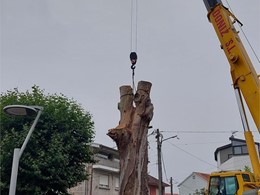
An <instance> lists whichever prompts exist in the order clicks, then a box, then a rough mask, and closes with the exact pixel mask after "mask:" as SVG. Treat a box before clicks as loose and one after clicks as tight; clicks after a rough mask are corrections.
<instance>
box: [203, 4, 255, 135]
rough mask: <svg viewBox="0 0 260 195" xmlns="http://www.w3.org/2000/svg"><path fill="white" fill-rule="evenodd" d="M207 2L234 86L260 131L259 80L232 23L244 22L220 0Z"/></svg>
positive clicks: (209, 16)
mask: <svg viewBox="0 0 260 195" xmlns="http://www.w3.org/2000/svg"><path fill="white" fill-rule="evenodd" d="M204 3H205V5H206V8H207V10H208V18H209V21H210V22H211V23H212V24H213V26H214V29H215V31H216V33H217V36H218V38H219V41H220V43H221V48H223V50H224V52H225V54H226V57H227V59H228V61H229V64H230V71H231V76H232V80H233V86H234V88H238V89H239V90H241V92H242V94H243V97H244V99H245V101H246V104H247V106H248V108H249V110H250V113H251V115H252V118H253V120H254V122H255V125H256V127H257V129H258V131H259V133H260V80H259V78H258V76H257V74H256V71H255V68H254V66H253V65H252V62H251V60H250V58H249V56H248V54H247V52H246V50H245V48H244V46H243V43H242V42H241V40H240V37H239V35H238V31H237V30H236V29H235V27H234V25H233V24H234V23H235V22H239V23H240V24H241V25H242V23H241V22H240V21H239V20H238V19H237V18H236V17H235V16H234V15H233V14H232V13H231V12H230V11H229V10H228V9H227V8H225V7H224V6H223V5H222V2H221V0H204Z"/></svg>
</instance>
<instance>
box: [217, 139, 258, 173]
mask: <svg viewBox="0 0 260 195" xmlns="http://www.w3.org/2000/svg"><path fill="white" fill-rule="evenodd" d="M229 139H230V141H231V143H230V144H227V145H224V146H221V147H219V148H217V149H216V151H215V153H214V155H215V160H216V161H217V165H218V169H219V170H221V171H228V170H244V169H245V166H247V167H250V168H251V170H252V166H251V162H250V158H249V155H248V151H247V146H246V142H245V140H242V139H237V138H234V137H233V136H232V137H230V138H229ZM255 147H256V151H257V154H258V156H259V143H255Z"/></svg>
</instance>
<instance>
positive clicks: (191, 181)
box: [178, 172, 209, 195]
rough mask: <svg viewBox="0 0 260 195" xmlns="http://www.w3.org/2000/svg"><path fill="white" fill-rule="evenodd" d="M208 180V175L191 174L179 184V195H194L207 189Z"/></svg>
mask: <svg viewBox="0 0 260 195" xmlns="http://www.w3.org/2000/svg"><path fill="white" fill-rule="evenodd" d="M208 180H209V174H206V173H199V172H193V173H191V174H190V175H189V176H188V177H187V178H186V179H185V180H183V182H181V183H180V184H179V185H178V187H179V194H180V195H195V194H198V192H200V191H203V190H205V189H207V186H208Z"/></svg>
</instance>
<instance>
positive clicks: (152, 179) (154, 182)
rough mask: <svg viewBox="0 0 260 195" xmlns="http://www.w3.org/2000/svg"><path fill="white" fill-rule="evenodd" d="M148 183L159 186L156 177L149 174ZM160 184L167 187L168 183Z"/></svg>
mask: <svg viewBox="0 0 260 195" xmlns="http://www.w3.org/2000/svg"><path fill="white" fill-rule="evenodd" d="M148 185H149V186H157V187H158V186H159V180H158V179H156V178H155V177H153V176H151V175H148ZM162 186H163V187H169V186H170V185H169V184H167V183H164V182H163V183H162Z"/></svg>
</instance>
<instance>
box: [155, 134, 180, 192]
mask: <svg viewBox="0 0 260 195" xmlns="http://www.w3.org/2000/svg"><path fill="white" fill-rule="evenodd" d="M155 137H156V141H157V156H158V177H159V178H158V179H159V186H158V187H159V195H163V194H162V193H163V190H162V142H163V141H166V140H168V139H172V138H175V137H177V135H175V136H171V137H168V138H166V139H163V135H162V134H161V133H160V130H159V129H157V130H156V136H155ZM177 139H179V138H178V137H177ZM171 186H172V178H171ZM171 195H173V192H171Z"/></svg>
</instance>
